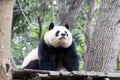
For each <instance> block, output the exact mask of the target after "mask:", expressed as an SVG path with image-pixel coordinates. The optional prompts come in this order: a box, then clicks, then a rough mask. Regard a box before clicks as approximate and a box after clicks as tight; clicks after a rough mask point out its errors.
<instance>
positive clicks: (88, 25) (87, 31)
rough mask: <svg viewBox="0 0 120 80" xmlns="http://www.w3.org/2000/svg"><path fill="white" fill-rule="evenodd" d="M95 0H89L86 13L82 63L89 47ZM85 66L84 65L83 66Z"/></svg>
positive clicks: (86, 57) (85, 58) (85, 60)
mask: <svg viewBox="0 0 120 80" xmlns="http://www.w3.org/2000/svg"><path fill="white" fill-rule="evenodd" d="M94 7H95V0H89V11H88V13H87V19H86V24H85V49H84V50H85V52H84V63H87V61H88V55H89V53H90V48H91V33H92V20H93V14H94ZM85 67H86V66H84V68H85Z"/></svg>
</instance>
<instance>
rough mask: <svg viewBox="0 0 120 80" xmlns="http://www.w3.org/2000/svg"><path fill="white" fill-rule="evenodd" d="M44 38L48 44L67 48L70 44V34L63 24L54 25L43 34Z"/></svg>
mask: <svg viewBox="0 0 120 80" xmlns="http://www.w3.org/2000/svg"><path fill="white" fill-rule="evenodd" d="M44 40H45V43H46V44H47V45H49V46H50V45H51V46H53V47H63V48H68V47H69V46H70V45H71V44H72V34H71V33H70V31H69V30H68V29H67V28H66V27H65V26H55V27H53V29H50V30H49V31H48V32H47V33H46V34H45V36H44Z"/></svg>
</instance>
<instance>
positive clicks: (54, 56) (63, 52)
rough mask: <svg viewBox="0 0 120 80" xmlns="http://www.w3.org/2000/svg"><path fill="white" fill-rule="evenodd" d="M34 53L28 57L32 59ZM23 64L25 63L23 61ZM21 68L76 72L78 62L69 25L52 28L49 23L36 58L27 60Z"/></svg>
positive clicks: (52, 25)
mask: <svg viewBox="0 0 120 80" xmlns="http://www.w3.org/2000/svg"><path fill="white" fill-rule="evenodd" d="M36 53H37V52H36ZM36 53H31V54H28V55H31V56H33V57H34V56H35V55H36ZM34 54H35V55H34ZM33 57H32V58H33ZM35 57H36V56H35ZM27 59H30V58H27ZM26 61H27V60H26ZM23 63H26V62H25V60H24V62H23ZM23 68H27V69H37V70H52V71H59V70H61V69H63V68H64V69H66V70H67V71H78V70H79V60H78V55H77V52H76V48H75V44H74V40H73V38H72V34H71V33H70V31H69V25H68V24H66V25H65V26H54V24H53V23H51V24H50V25H49V30H48V32H47V33H46V34H45V35H44V36H43V37H42V38H41V40H40V43H39V45H38V53H37V57H36V58H34V59H32V61H30V60H29V62H27V65H26V64H24V65H23Z"/></svg>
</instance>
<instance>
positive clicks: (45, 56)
mask: <svg viewBox="0 0 120 80" xmlns="http://www.w3.org/2000/svg"><path fill="white" fill-rule="evenodd" d="M38 57H39V60H38V64H39V69H40V70H52V69H53V56H52V55H51V54H50V52H49V48H48V46H47V45H46V44H45V42H44V40H41V42H40V44H39V49H38Z"/></svg>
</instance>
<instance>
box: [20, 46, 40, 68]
mask: <svg viewBox="0 0 120 80" xmlns="http://www.w3.org/2000/svg"><path fill="white" fill-rule="evenodd" d="M37 59H38V48H35V49H33V50H32V51H31V52H30V53H28V55H27V56H26V57H25V59H24V60H23V63H22V68H24V67H26V66H27V65H28V64H29V63H30V62H31V61H33V60H37Z"/></svg>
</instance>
